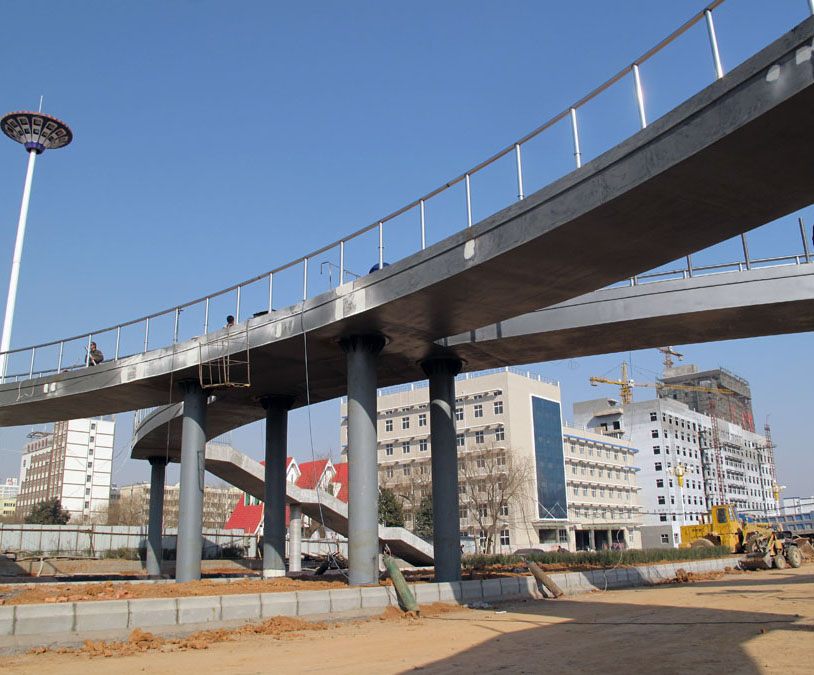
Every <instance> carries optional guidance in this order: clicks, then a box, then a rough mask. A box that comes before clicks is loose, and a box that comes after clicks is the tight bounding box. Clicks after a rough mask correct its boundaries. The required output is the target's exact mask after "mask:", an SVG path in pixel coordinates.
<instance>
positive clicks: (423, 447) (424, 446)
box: [418, 438, 428, 452]
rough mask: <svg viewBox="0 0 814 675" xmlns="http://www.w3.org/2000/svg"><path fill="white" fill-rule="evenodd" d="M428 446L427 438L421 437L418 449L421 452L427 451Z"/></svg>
mask: <svg viewBox="0 0 814 675" xmlns="http://www.w3.org/2000/svg"><path fill="white" fill-rule="evenodd" d="M427 446H428V443H427V439H426V438H422V439H420V440H419V441H418V451H419V452H427Z"/></svg>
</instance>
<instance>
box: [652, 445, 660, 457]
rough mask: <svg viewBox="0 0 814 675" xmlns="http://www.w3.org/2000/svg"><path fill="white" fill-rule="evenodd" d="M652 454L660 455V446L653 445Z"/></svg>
mask: <svg viewBox="0 0 814 675" xmlns="http://www.w3.org/2000/svg"><path fill="white" fill-rule="evenodd" d="M653 454H654V455H660V454H661V446H660V445H654V446H653Z"/></svg>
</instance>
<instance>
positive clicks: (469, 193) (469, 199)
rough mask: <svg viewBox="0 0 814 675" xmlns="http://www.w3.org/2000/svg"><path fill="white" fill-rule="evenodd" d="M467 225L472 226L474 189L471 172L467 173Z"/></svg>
mask: <svg viewBox="0 0 814 675" xmlns="http://www.w3.org/2000/svg"><path fill="white" fill-rule="evenodd" d="M466 226H467V227H472V191H471V188H470V185H469V174H466Z"/></svg>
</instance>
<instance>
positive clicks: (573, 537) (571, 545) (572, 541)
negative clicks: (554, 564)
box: [568, 527, 577, 553]
mask: <svg viewBox="0 0 814 675" xmlns="http://www.w3.org/2000/svg"><path fill="white" fill-rule="evenodd" d="M568 550H569V551H571V553H573V552H574V551H576V550H577V530H576V528H574V527H569V528H568Z"/></svg>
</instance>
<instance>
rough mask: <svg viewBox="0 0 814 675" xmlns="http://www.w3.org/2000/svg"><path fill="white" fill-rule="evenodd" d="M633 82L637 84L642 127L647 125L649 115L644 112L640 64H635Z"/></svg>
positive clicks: (637, 98)
mask: <svg viewBox="0 0 814 675" xmlns="http://www.w3.org/2000/svg"><path fill="white" fill-rule="evenodd" d="M633 82H634V84H635V86H636V105H638V106H639V123H640V124H641V125H642V129H644V128H645V127H646V126H647V116H646V115H645V113H644V92H643V91H642V78H641V76H640V75H639V64H638V63H634V64H633Z"/></svg>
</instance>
